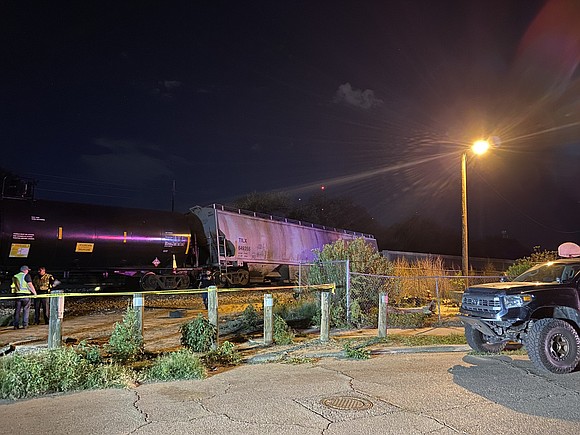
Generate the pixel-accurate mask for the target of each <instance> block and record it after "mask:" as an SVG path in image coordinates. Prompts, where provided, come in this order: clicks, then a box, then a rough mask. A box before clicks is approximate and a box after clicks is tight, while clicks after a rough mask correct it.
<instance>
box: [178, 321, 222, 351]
mask: <svg viewBox="0 0 580 435" xmlns="http://www.w3.org/2000/svg"><path fill="white" fill-rule="evenodd" d="M179 330H180V331H181V344H182V345H183V346H185V347H186V348H188V349H190V350H192V351H193V352H207V351H208V350H210V349H211V348H212V346H213V345H214V344H215V342H216V335H217V331H216V327H215V326H214V325H212V324H211V323H210V321H209V320H208V319H207V318H205V317H203V316H202V315H201V314H198V316H197V317H196V318H195V319H193V320H191V321H189V322H187V323H185V324H183V325H181V327H180V328H179Z"/></svg>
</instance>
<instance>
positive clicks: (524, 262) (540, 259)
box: [506, 246, 558, 279]
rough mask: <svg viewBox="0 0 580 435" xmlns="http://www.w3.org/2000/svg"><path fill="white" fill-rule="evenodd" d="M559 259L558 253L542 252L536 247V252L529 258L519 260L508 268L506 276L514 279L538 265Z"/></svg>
mask: <svg viewBox="0 0 580 435" xmlns="http://www.w3.org/2000/svg"><path fill="white" fill-rule="evenodd" d="M557 258H558V252H556V251H547V250H544V251H540V247H539V246H534V252H532V253H531V254H530V256H529V257H523V258H518V259H517V260H516V262H515V263H514V264H512V265H511V266H510V267H509V268H508V270H507V271H506V275H507V277H508V279H514V278H516V277H518V276H519V275H521V274H522V273H524V272H525V271H526V270H528V269H529V268H530V267H532V266H534V265H536V264H538V263H544V262H546V261H552V260H556V259H557Z"/></svg>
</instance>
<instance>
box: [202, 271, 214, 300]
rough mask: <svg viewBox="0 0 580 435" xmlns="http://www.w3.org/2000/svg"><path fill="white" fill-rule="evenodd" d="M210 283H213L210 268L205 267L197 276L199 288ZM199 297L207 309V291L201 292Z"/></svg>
mask: <svg viewBox="0 0 580 435" xmlns="http://www.w3.org/2000/svg"><path fill="white" fill-rule="evenodd" d="M210 285H215V282H214V279H213V274H212V273H211V269H206V270H205V272H203V273H202V274H201V276H200V277H199V288H208V287H209V286H210ZM201 299H202V300H203V306H204V307H205V309H206V310H207V292H203V293H202V294H201Z"/></svg>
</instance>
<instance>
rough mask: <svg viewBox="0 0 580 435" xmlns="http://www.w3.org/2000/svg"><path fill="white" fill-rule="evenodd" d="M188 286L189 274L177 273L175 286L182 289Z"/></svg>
mask: <svg viewBox="0 0 580 435" xmlns="http://www.w3.org/2000/svg"><path fill="white" fill-rule="evenodd" d="M188 287H189V275H179V280H178V282H177V288H178V289H183V288H188Z"/></svg>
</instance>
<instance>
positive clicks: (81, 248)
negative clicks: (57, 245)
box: [75, 242, 95, 252]
mask: <svg viewBox="0 0 580 435" xmlns="http://www.w3.org/2000/svg"><path fill="white" fill-rule="evenodd" d="M94 248H95V244H94V243H82V242H77V247H76V249H75V252H93V249H94Z"/></svg>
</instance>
